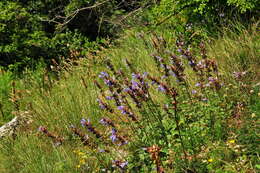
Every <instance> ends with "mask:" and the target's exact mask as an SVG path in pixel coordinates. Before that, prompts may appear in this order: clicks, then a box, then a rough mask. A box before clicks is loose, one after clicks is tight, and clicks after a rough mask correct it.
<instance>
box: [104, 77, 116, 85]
mask: <svg viewBox="0 0 260 173" xmlns="http://www.w3.org/2000/svg"><path fill="white" fill-rule="evenodd" d="M104 82H105V84H106V85H107V86H112V85H113V84H114V83H113V82H112V81H111V80H109V79H105V80H104Z"/></svg>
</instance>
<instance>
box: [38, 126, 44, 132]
mask: <svg viewBox="0 0 260 173" xmlns="http://www.w3.org/2000/svg"><path fill="white" fill-rule="evenodd" d="M38 131H39V132H45V131H46V128H45V127H43V126H40V127H39V128H38Z"/></svg>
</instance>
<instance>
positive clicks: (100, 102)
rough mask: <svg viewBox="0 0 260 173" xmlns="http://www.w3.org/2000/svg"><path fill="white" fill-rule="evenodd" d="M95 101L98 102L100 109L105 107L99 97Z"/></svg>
mask: <svg viewBox="0 0 260 173" xmlns="http://www.w3.org/2000/svg"><path fill="white" fill-rule="evenodd" d="M97 102H98V103H99V107H100V108H101V109H106V105H105V104H104V103H103V102H102V101H101V100H100V99H97Z"/></svg>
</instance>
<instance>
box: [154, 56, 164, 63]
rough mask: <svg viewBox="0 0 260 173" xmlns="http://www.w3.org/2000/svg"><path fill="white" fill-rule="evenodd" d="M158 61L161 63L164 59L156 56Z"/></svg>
mask: <svg viewBox="0 0 260 173" xmlns="http://www.w3.org/2000/svg"><path fill="white" fill-rule="evenodd" d="M154 57H155V58H156V59H157V61H159V62H161V61H162V60H163V59H162V57H160V56H158V55H156V56H154Z"/></svg>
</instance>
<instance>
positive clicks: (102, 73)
mask: <svg viewBox="0 0 260 173" xmlns="http://www.w3.org/2000/svg"><path fill="white" fill-rule="evenodd" d="M108 76H109V75H108V74H107V72H100V75H98V77H99V78H105V77H108Z"/></svg>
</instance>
